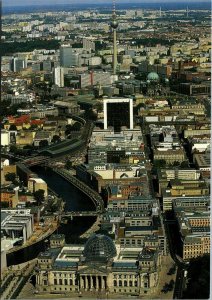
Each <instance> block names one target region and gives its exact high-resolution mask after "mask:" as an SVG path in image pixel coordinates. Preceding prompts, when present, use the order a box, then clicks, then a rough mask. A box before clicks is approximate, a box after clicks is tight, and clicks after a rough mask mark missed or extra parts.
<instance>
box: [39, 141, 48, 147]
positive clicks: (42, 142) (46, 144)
mask: <svg viewBox="0 0 212 300" xmlns="http://www.w3.org/2000/svg"><path fill="white" fill-rule="evenodd" d="M48 145H49V143H48V141H47V140H42V141H40V143H39V147H41V148H43V147H47V146H48Z"/></svg>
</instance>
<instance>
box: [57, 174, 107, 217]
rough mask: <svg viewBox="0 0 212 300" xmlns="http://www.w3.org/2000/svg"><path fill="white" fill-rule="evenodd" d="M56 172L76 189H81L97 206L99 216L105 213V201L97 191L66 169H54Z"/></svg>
mask: <svg viewBox="0 0 212 300" xmlns="http://www.w3.org/2000/svg"><path fill="white" fill-rule="evenodd" d="M54 172H55V173H57V174H58V175H60V176H61V177H63V178H64V179H66V180H67V181H69V182H70V183H72V184H73V185H74V186H75V187H76V188H78V189H80V190H81V191H82V192H83V193H84V194H86V195H87V196H88V197H89V198H90V199H91V201H92V202H93V203H94V205H95V206H96V213H97V214H101V213H103V212H104V201H103V199H102V197H101V196H100V195H99V194H98V193H97V192H96V191H94V190H93V189H92V188H90V187H89V186H88V185H87V184H85V183H84V182H82V181H80V180H79V179H77V178H76V177H74V176H73V175H71V174H70V172H69V171H68V170H66V169H54ZM81 213H82V212H81ZM89 215H90V214H89Z"/></svg>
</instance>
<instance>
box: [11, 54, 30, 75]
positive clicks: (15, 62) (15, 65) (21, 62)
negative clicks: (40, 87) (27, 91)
mask: <svg viewBox="0 0 212 300" xmlns="http://www.w3.org/2000/svg"><path fill="white" fill-rule="evenodd" d="M25 68H27V60H26V59H25V58H19V57H14V58H13V59H12V61H11V70H12V71H13V72H20V71H21V70H23V69H25Z"/></svg>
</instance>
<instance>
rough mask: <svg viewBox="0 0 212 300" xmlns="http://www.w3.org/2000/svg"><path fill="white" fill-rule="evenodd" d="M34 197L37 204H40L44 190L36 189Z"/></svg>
mask: <svg viewBox="0 0 212 300" xmlns="http://www.w3.org/2000/svg"><path fill="white" fill-rule="evenodd" d="M34 198H35V200H36V202H37V205H41V203H42V202H43V201H44V190H41V189H39V190H37V191H35V192H34Z"/></svg>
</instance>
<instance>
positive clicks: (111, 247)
mask: <svg viewBox="0 0 212 300" xmlns="http://www.w3.org/2000/svg"><path fill="white" fill-rule="evenodd" d="M83 254H84V256H85V258H86V260H89V261H102V260H108V259H110V258H113V257H115V256H116V247H115V244H114V242H113V240H112V239H111V238H110V237H108V236H106V235H103V234H94V235H92V236H91V237H90V238H89V239H88V240H87V242H86V244H85V248H84V251H83Z"/></svg>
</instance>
